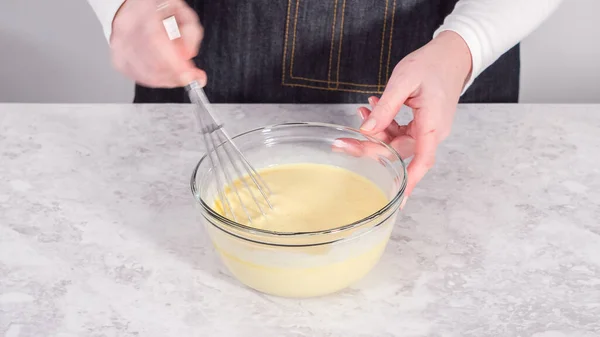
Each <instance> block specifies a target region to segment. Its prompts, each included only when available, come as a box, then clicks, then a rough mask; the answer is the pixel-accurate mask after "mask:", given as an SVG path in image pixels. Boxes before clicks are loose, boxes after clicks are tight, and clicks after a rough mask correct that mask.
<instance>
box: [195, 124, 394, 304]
mask: <svg viewBox="0 0 600 337" xmlns="http://www.w3.org/2000/svg"><path fill="white" fill-rule="evenodd" d="M340 138H345V139H348V138H350V139H354V140H355V141H356V140H358V141H361V142H363V144H365V146H367V147H368V148H369V149H370V150H369V151H368V152H367V153H365V154H363V153H356V152H355V153H352V154H348V153H346V152H343V151H339V150H337V151H336V150H334V148H333V143H334V141H335V140H336V139H340ZM234 142H235V143H236V144H237V145H238V146H239V148H240V150H241V151H242V152H243V153H244V155H245V156H246V157H247V159H248V160H249V161H250V162H251V163H252V164H253V166H254V167H255V168H256V169H261V168H264V167H270V166H275V165H281V164H293V163H316V164H328V165H333V166H337V167H341V168H344V169H347V170H350V171H353V172H355V173H358V174H360V175H362V176H363V177H365V178H368V179H369V180H371V181H372V182H373V183H375V184H376V185H377V186H379V188H381V190H382V191H383V192H384V193H385V194H386V195H387V197H388V200H389V203H388V204H387V205H386V206H385V207H383V208H382V209H381V210H379V211H377V212H375V213H374V214H372V215H370V216H368V217H366V218H364V219H360V220H358V219H357V220H358V221H356V222H354V223H351V224H347V225H344V226H342V227H338V228H334V229H331V230H326V231H318V232H302V233H289V232H273V231H266V230H259V229H254V228H250V227H247V226H244V225H242V224H239V223H236V222H234V221H232V220H229V219H227V218H225V217H223V216H221V215H220V214H219V213H217V212H216V211H215V210H214V209H213V208H212V207H213V205H214V201H215V198H216V196H217V192H216V186H217V185H216V183H217V182H216V181H217V179H215V177H216V176H215V172H214V171H213V170H212V169H211V165H210V161H209V160H208V159H207V156H204V157H203V158H202V159H200V161H199V162H198V164H197V165H196V168H195V169H194V172H193V174H192V179H191V188H192V193H193V195H194V198H195V199H196V201H197V203H196V204H197V205H198V209H199V213H200V215H201V217H202V220H203V223H204V224H205V227H206V229H207V232H208V234H209V235H210V238H211V240H212V242H213V244H214V246H215V249H216V251H217V253H218V254H219V255H220V257H221V259H222V261H223V262H224V264H225V265H226V266H227V267H228V269H229V270H230V271H231V273H232V274H233V275H234V276H235V277H236V278H237V279H238V280H240V281H241V282H242V283H244V284H245V285H247V286H249V287H251V288H254V289H256V290H258V291H261V292H264V293H267V294H271V295H276V296H283V297H295V298H302V297H313V296H321V295H326V294H330V293H334V292H336V291H339V290H341V289H344V288H346V287H347V286H349V285H351V284H352V283H354V282H356V281H358V280H359V279H361V278H362V277H363V276H365V275H366V274H367V273H368V272H369V271H370V270H371V269H372V268H373V267H374V266H375V264H376V263H377V262H378V261H379V259H380V257H381V254H382V253H383V251H384V249H385V246H386V244H387V242H388V240H389V237H390V233H391V231H392V228H393V225H394V223H395V220H396V215H397V213H398V210H399V207H400V204H401V202H402V199H403V198H404V190H405V187H406V169H405V164H404V162H403V161H402V159H401V158H400V156H399V155H398V153H396V151H394V150H393V149H392V148H391V147H389V146H388V145H386V144H384V143H382V142H380V141H378V140H376V139H374V138H371V137H367V136H364V135H362V134H361V133H360V132H359V131H357V130H355V129H352V128H347V127H343V126H338V125H330V124H320V123H290V124H279V125H274V126H268V127H264V128H260V129H255V130H252V131H248V132H246V133H243V134H240V135H238V136H236V137H234Z"/></svg>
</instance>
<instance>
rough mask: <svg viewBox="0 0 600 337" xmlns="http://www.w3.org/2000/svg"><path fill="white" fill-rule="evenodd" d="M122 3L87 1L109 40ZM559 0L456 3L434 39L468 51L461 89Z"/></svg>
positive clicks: (513, 44) (546, 15)
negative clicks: (467, 73) (446, 34)
mask: <svg viewBox="0 0 600 337" xmlns="http://www.w3.org/2000/svg"><path fill="white" fill-rule="evenodd" d="M124 1H125V0H88V2H89V3H90V5H91V6H92V8H93V9H94V11H95V12H96V15H97V16H98V19H99V20H100V23H101V24H102V27H103V29H104V35H105V36H106V39H107V40H108V41H110V35H111V33H112V22H113V18H114V17H115V14H116V13H117V11H118V10H119V8H120V7H121V5H122V4H123V2H124ZM561 2H562V0H460V1H458V3H457V4H456V6H455V8H454V10H453V11H452V13H451V14H450V15H448V16H447V17H446V19H445V20H444V23H443V25H442V26H441V27H440V28H439V29H438V30H437V31H436V32H435V34H434V37H435V36H436V35H437V34H439V33H441V32H443V31H448V30H449V31H453V32H456V33H457V34H459V35H460V36H461V37H462V38H463V39H464V40H465V42H466V43H467V46H468V47H469V49H470V51H471V58H472V66H473V68H472V71H471V77H470V79H469V81H468V82H467V85H466V86H465V89H466V88H468V87H469V85H470V84H471V83H472V82H473V80H474V79H475V78H476V77H477V76H478V75H479V74H481V72H482V71H484V70H485V69H486V68H487V67H488V66H490V65H491V64H492V63H494V61H496V60H497V59H498V58H499V57H500V56H501V55H502V54H504V53H505V52H506V51H508V50H509V49H510V48H512V47H513V46H515V45H516V44H517V43H519V41H521V40H522V39H523V38H525V37H526V36H527V35H529V34H530V33H531V32H532V31H533V30H535V29H536V28H537V27H538V26H539V25H540V24H541V23H542V22H543V21H544V20H545V19H546V18H547V17H548V16H550V14H552V12H554V10H555V9H556V8H557V7H558V5H559V4H560V3H561Z"/></svg>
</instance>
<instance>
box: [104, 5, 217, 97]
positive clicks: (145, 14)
mask: <svg viewBox="0 0 600 337" xmlns="http://www.w3.org/2000/svg"><path fill="white" fill-rule="evenodd" d="M161 2H162V3H163V4H166V6H164V5H163V6H161V9H159V6H160V3H161ZM169 16H174V17H175V20H176V21H177V25H178V26H179V31H180V33H181V38H178V39H176V40H173V41H171V40H170V39H169V37H168V35H167V32H166V29H165V26H164V25H163V19H166V18H167V17H169ZM202 36H203V30H202V26H201V25H200V21H199V19H198V16H197V15H196V13H195V12H194V10H193V9H191V8H190V7H189V6H188V5H187V4H186V3H185V2H184V1H182V0H169V1H151V0H127V1H125V3H124V4H123V6H122V7H121V8H120V9H119V11H118V12H117V14H116V15H115V18H114V20H113V29H112V35H111V39H110V46H111V53H112V60H113V64H114V66H115V68H117V70H119V71H120V72H122V73H123V74H125V75H126V76H127V77H129V78H131V79H133V80H134V81H136V82H137V83H139V84H142V85H145V86H148V87H162V88H174V87H181V86H184V85H186V84H188V83H189V82H191V81H192V80H196V81H198V83H200V84H201V85H205V84H206V73H205V72H204V71H202V70H200V69H198V68H196V66H195V65H194V63H193V62H192V61H190V60H191V59H192V58H193V57H194V56H196V55H197V54H198V49H199V48H200V42H201V41H202Z"/></svg>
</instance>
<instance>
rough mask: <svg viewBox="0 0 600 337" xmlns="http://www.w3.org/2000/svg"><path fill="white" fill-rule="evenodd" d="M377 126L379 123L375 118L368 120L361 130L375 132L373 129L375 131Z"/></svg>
mask: <svg viewBox="0 0 600 337" xmlns="http://www.w3.org/2000/svg"><path fill="white" fill-rule="evenodd" d="M376 124H377V121H376V120H374V119H373V118H369V119H367V121H366V122H365V123H364V124H363V125H362V126H361V127H360V129H361V130H363V131H367V132H369V131H373V129H375V125H376Z"/></svg>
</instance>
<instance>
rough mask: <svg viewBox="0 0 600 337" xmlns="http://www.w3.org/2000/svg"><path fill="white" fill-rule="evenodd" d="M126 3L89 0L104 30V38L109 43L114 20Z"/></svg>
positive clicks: (119, 0)
mask: <svg viewBox="0 0 600 337" xmlns="http://www.w3.org/2000/svg"><path fill="white" fill-rule="evenodd" d="M125 1H126V0H88V3H89V4H90V6H92V9H93V10H94V12H95V13H96V16H97V17H98V20H100V24H101V25H102V30H103V31H104V37H105V38H106V41H108V42H109V43H110V36H111V34H112V23H113V20H114V18H115V15H116V14H117V12H118V11H119V8H121V6H122V5H123V3H124V2H125Z"/></svg>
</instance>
